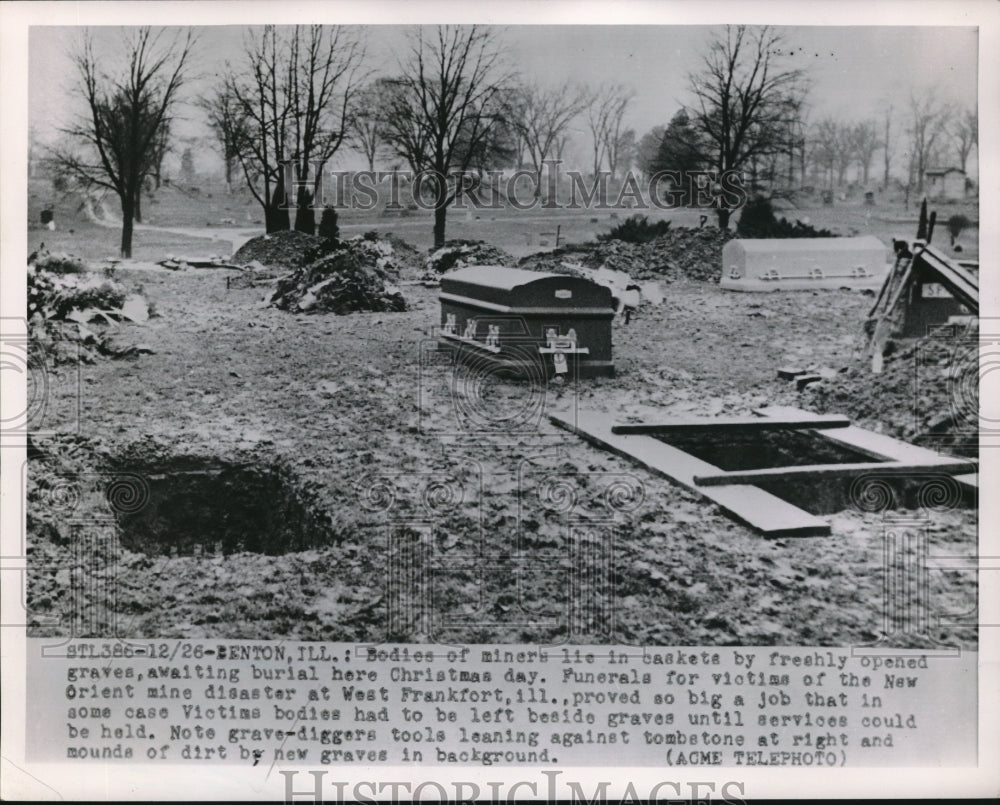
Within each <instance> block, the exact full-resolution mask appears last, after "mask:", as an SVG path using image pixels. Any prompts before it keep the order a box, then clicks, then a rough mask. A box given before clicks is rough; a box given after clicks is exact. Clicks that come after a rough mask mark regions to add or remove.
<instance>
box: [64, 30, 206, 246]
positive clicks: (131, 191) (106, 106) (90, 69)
mask: <svg viewBox="0 0 1000 805" xmlns="http://www.w3.org/2000/svg"><path fill="white" fill-rule="evenodd" d="M192 45H193V37H192V34H191V32H190V31H188V32H186V33H182V34H181V33H179V34H177V35H176V36H175V37H174V38H173V39H171V40H169V41H168V40H167V39H166V37H165V36H164V32H163V31H162V30H161V31H159V32H157V33H154V32H153V31H152V29H151V28H148V27H143V28H139V29H137V30H135V31H134V33H132V34H131V35H130V36H129V37H128V38H127V39H126V40H125V42H124V43H123V46H122V52H123V53H124V55H125V61H124V64H123V65H121V67H120V69H119V71H118V72H117V73H116V74H114V75H112V74H109V73H107V72H105V71H104V69H102V67H101V66H100V65H101V64H104V63H106V59H104V58H98V56H97V55H96V54H95V52H94V41H93V39H92V38H91V36H90V32H89V31H87V32H86V33H85V34H84V38H83V41H82V42H81V44H80V47H79V49H78V51H77V52H76V53H75V54H74V55H73V62H74V65H75V66H76V70H77V76H78V79H79V86H78V90H79V93H80V96H81V97H82V98H83V100H84V102H85V103H86V107H87V112H86V114H85V115H83V116H82V117H81V118H80V119H79V120H78V121H77V122H76V123H74V124H72V125H71V126H69V127H67V128H65V129H63V131H64V133H66V134H68V135H69V136H70V138H71V139H72V140H73V141H75V142H76V143H77V144H79V145H80V146H82V149H83V150H82V151H72V150H69V149H61V150H57V151H54V152H53V153H52V154H51V156H50V159H51V161H52V162H53V164H55V165H56V166H58V167H59V168H60V169H62V170H63V171H65V172H67V173H70V174H72V175H74V176H75V177H76V178H77V179H78V180H80V181H81V183H82V184H83V185H84V186H85V187H94V186H96V187H104V188H107V189H108V190H112V191H114V193H115V194H116V195H117V196H118V199H119V202H120V203H121V210H122V234H121V256H122V257H126V258H127V257H131V256H132V233H133V222H134V221H135V220H136V213H137V211H138V209H139V205H140V203H141V198H140V194H141V192H142V187H143V182H144V180H145V178H146V177H147V176H148V175H149V174H150V172H151V171H152V170H153V166H154V162H155V161H156V159H157V153H158V147H157V146H158V143H159V141H160V139H159V138H162V137H163V136H165V132H166V129H167V128H168V127H169V125H170V120H171V115H172V110H173V108H174V105H175V103H176V101H177V95H178V92H179V91H180V88H181V86H182V84H183V81H184V71H185V68H186V66H187V62H188V59H189V57H190V54H191V48H192Z"/></svg>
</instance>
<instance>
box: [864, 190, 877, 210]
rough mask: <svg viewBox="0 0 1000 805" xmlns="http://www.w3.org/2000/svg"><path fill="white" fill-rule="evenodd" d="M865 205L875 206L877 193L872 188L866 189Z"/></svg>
mask: <svg viewBox="0 0 1000 805" xmlns="http://www.w3.org/2000/svg"><path fill="white" fill-rule="evenodd" d="M865 206H866V207H874V206H875V194H874V193H873V192H872V191H871V190H866V191H865Z"/></svg>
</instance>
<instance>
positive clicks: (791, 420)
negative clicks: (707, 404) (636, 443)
mask: <svg viewBox="0 0 1000 805" xmlns="http://www.w3.org/2000/svg"><path fill="white" fill-rule="evenodd" d="M850 425H851V420H849V419H848V418H847V417H846V416H824V417H815V418H811V419H803V418H801V417H768V418H767V419H762V418H761V417H720V418H718V419H711V418H708V417H703V418H700V419H698V418H694V419H678V420H675V421H671V422H662V423H653V424H646V423H645V422H643V423H636V424H618V425H612V426H611V432H612V433H621V434H640V433H644V434H656V433H676V432H685V431H693V430H695V431H696V430H704V431H712V432H718V431H732V430H738V431H747V432H750V433H756V432H757V431H764V430H806V429H813V428H816V429H820V428H823V429H825V428H848V427H850Z"/></svg>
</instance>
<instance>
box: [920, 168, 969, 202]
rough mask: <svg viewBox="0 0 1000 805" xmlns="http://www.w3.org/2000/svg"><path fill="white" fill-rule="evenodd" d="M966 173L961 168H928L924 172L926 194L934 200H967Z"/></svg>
mask: <svg viewBox="0 0 1000 805" xmlns="http://www.w3.org/2000/svg"><path fill="white" fill-rule="evenodd" d="M965 183H966V175H965V171H964V170H962V169H961V168H928V169H927V170H925V171H924V193H926V194H927V198H929V199H932V200H939V199H962V198H965Z"/></svg>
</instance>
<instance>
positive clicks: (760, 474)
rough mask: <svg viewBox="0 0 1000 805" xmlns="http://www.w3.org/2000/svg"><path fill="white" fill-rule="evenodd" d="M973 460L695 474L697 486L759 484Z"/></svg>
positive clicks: (952, 469) (949, 469)
mask: <svg viewBox="0 0 1000 805" xmlns="http://www.w3.org/2000/svg"><path fill="white" fill-rule="evenodd" d="M970 469H975V465H974V464H970V463H969V462H968V461H963V460H960V459H955V460H951V461H949V460H944V459H941V460H939V461H937V462H936V463H934V464H926V463H920V464H907V463H904V462H896V461H888V462H886V461H881V462H864V463H860V464H803V465H802V466H799V467H774V468H771V467H768V468H765V469H761V470H738V471H736V472H717V473H709V474H704V475H695V477H694V482H695V483H696V484H697V485H698V486H725V485H729V484H759V483H773V482H778V481H814V480H815V481H825V480H831V479H834V478H854V477H856V476H860V475H868V474H872V473H876V474H879V475H899V476H905V475H910V474H920V473H926V472H928V471H929V470H933V471H935V472H940V473H946V474H949V475H955V474H964V473H968V472H969V470H970Z"/></svg>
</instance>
